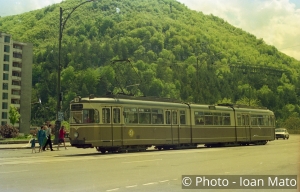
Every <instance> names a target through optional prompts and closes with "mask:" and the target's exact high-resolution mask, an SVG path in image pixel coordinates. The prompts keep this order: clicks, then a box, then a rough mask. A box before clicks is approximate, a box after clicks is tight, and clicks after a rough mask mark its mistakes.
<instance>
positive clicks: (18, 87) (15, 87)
mask: <svg viewBox="0 0 300 192" xmlns="http://www.w3.org/2000/svg"><path fill="white" fill-rule="evenodd" d="M11 88H12V89H15V90H21V86H20V85H11Z"/></svg>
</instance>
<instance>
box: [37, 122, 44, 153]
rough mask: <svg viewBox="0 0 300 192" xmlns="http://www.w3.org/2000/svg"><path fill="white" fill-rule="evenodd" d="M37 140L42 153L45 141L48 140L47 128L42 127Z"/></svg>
mask: <svg viewBox="0 0 300 192" xmlns="http://www.w3.org/2000/svg"><path fill="white" fill-rule="evenodd" d="M37 139H38V142H39V145H40V148H39V152H42V151H43V146H44V143H45V139H46V133H45V126H41V129H40V130H39V131H38V136H37Z"/></svg>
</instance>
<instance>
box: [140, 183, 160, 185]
mask: <svg viewBox="0 0 300 192" xmlns="http://www.w3.org/2000/svg"><path fill="white" fill-rule="evenodd" d="M154 184H157V182H153V183H145V184H143V185H154Z"/></svg>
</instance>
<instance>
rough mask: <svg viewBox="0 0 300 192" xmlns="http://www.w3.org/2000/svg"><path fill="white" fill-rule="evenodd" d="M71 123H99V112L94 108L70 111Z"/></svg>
mask: <svg viewBox="0 0 300 192" xmlns="http://www.w3.org/2000/svg"><path fill="white" fill-rule="evenodd" d="M71 123H77V124H80V123H99V112H98V110H94V109H84V110H82V111H72V112H71Z"/></svg>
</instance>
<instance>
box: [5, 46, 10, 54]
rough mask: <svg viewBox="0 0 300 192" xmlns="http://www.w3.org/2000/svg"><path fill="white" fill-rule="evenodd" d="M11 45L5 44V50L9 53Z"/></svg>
mask: <svg viewBox="0 0 300 192" xmlns="http://www.w3.org/2000/svg"><path fill="white" fill-rule="evenodd" d="M9 49H10V47H9V45H4V52H6V53H9Z"/></svg>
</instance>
